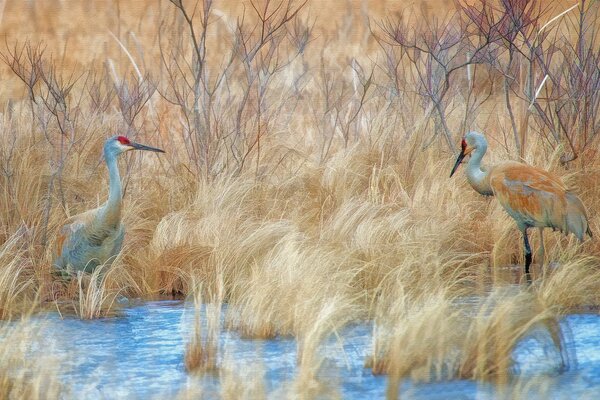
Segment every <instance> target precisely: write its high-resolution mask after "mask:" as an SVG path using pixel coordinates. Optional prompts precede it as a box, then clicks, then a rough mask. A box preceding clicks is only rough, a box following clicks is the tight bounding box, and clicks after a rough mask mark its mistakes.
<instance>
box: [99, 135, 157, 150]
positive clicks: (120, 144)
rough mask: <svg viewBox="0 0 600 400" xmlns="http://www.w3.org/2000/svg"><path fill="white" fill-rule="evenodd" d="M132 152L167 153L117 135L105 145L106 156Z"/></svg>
mask: <svg viewBox="0 0 600 400" xmlns="http://www.w3.org/2000/svg"><path fill="white" fill-rule="evenodd" d="M130 150H146V151H154V152H157V153H164V152H165V151H164V150H162V149H158V148H156V147H151V146H146V145H144V144H141V143H136V142H134V141H131V140H130V139H129V138H128V137H126V136H120V135H115V136H113V137H111V138H109V139H108V140H107V141H106V143H105V144H104V151H105V154H107V153H112V155H119V154H121V153H124V152H126V151H130Z"/></svg>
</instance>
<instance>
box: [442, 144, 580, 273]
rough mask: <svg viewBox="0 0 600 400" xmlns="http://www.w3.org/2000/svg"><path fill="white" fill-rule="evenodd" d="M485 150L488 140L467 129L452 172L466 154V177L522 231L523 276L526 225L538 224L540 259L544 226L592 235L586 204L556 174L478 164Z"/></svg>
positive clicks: (522, 166)
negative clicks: (492, 198)
mask: <svg viewBox="0 0 600 400" xmlns="http://www.w3.org/2000/svg"><path fill="white" fill-rule="evenodd" d="M486 150H487V140H486V139H485V137H484V136H483V135H482V134H480V133H477V132H469V133H467V134H466V135H465V136H464V138H463V139H462V142H461V152H460V155H459V156H458V159H457V160H456V163H455V164H454V168H452V172H451V173H450V177H452V175H454V173H455V172H456V170H457V169H458V167H459V165H460V164H461V163H462V160H463V158H465V156H466V155H468V154H471V153H472V156H471V159H470V160H469V162H468V163H467V167H466V168H467V170H466V174H467V180H468V181H469V183H470V184H471V186H472V187H473V189H475V190H476V191H477V192H478V193H481V194H483V195H486V196H495V197H496V198H497V199H498V201H499V202H500V204H501V205H502V207H503V208H504V210H506V212H507V213H508V215H510V216H511V217H512V218H513V219H514V220H515V222H516V223H517V227H518V228H519V230H520V231H521V233H522V234H523V246H524V253H525V276H526V277H527V280H528V281H529V280H530V279H531V278H530V275H529V265H530V264H531V247H530V246H529V239H528V237H527V229H529V228H534V227H535V228H538V229H539V232H540V249H539V253H538V256H539V257H540V263H541V264H543V260H544V237H543V231H544V228H546V227H548V228H552V229H554V230H556V229H558V230H560V231H561V232H563V233H565V234H567V235H568V234H569V233H573V234H574V235H575V236H576V237H577V239H579V241H583V239H584V235H585V234H586V233H587V234H588V235H589V236H590V237H592V231H591V230H590V227H589V223H588V217H587V212H586V209H585V206H584V205H583V203H582V202H581V200H580V199H579V197H577V196H576V195H575V194H573V193H572V192H571V191H570V190H569V189H567V188H566V187H565V185H564V184H563V182H562V181H561V180H560V178H558V177H557V176H555V175H553V174H551V173H549V172H547V171H544V170H541V169H539V168H535V167H532V166H530V165H526V164H522V163H519V162H515V161H507V162H503V163H500V164H497V165H494V166H491V167H489V168H485V167H483V168H482V167H481V159H482V158H483V156H484V155H485V152H486Z"/></svg>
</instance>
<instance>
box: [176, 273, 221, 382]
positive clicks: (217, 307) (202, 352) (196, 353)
mask: <svg viewBox="0 0 600 400" xmlns="http://www.w3.org/2000/svg"><path fill="white" fill-rule="evenodd" d="M188 278H189V279H190V286H191V293H192V295H191V297H192V299H193V304H194V325H193V332H192V334H191V337H190V339H189V342H188V344H187V346H186V350H185V357H184V362H185V368H186V370H187V371H188V372H193V373H207V372H208V373H218V371H219V367H220V366H219V346H220V344H219V337H220V332H221V329H222V328H221V309H222V306H223V286H222V284H221V285H219V288H218V289H217V290H218V291H217V292H216V293H214V292H213V293H211V294H210V300H209V301H208V302H206V303H205V302H203V287H202V280H201V279H200V278H199V277H198V276H195V275H191V276H189V277H188ZM204 296H206V294H204ZM205 298H206V297H205ZM203 316H204V318H203ZM203 332H204V333H203Z"/></svg>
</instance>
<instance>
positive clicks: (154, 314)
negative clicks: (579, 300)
mask: <svg viewBox="0 0 600 400" xmlns="http://www.w3.org/2000/svg"><path fill="white" fill-rule="evenodd" d="M193 318H194V313H193V307H190V305H189V304H188V305H186V303H184V302H181V301H158V302H146V303H141V304H137V305H134V306H128V307H125V308H123V310H122V312H121V315H120V316H119V317H114V318H106V319H97V320H92V321H81V320H79V319H70V318H67V319H60V318H59V317H58V316H57V315H55V314H50V315H49V316H47V317H45V318H43V319H42V320H40V327H41V328H40V329H41V332H40V333H41V335H40V339H39V341H37V342H34V343H32V344H31V348H30V351H31V352H32V356H33V355H34V354H35V352H36V351H38V350H39V349H40V348H43V349H44V351H45V353H50V354H54V355H56V356H57V357H58V358H60V359H61V360H62V361H61V365H60V367H59V368H60V370H61V371H62V372H61V374H62V377H63V380H64V382H65V383H67V384H68V386H71V395H72V396H73V397H75V398H88V399H92V398H165V397H167V398H171V397H173V396H174V395H175V394H177V393H178V392H180V391H182V390H184V389H185V388H189V387H194V386H195V385H201V386H202V387H203V392H204V393H205V395H208V397H209V398H212V397H213V396H214V397H216V396H217V394H218V390H219V387H218V385H219V384H218V380H217V378H216V377H215V376H212V375H204V376H203V377H195V376H190V375H188V374H187V373H186V372H185V368H184V364H183V354H184V350H185V343H186V342H187V338H188V337H189V335H190V333H191V332H192V324H193ZM562 326H563V331H564V334H565V340H566V342H567V354H568V355H569V356H570V360H569V369H568V370H567V371H566V372H562V373H561V372H559V368H560V365H557V361H556V360H557V357H556V354H554V355H553V354H550V353H551V352H553V351H554V352H555V350H554V349H553V348H549V346H547V345H545V344H544V343H545V342H544V341H543V340H537V339H539V337H540V333H539V332H538V334H534V335H532V336H530V337H528V338H526V339H524V340H523V341H521V343H519V345H518V346H517V349H516V351H515V355H514V357H515V360H516V368H515V373H516V375H517V376H520V377H525V378H528V377H536V376H540V375H543V376H545V377H547V378H546V380H545V384H550V385H551V386H550V390H549V393H551V394H552V398H578V397H580V395H584V394H585V395H587V396H588V398H589V395H590V393H596V390H597V393H598V394H599V395H600V317H599V316H598V315H590V314H579V315H571V316H568V317H566V318H565V319H564V320H563V322H562ZM341 337H342V342H340V341H339V340H338V339H335V338H332V339H331V340H330V341H328V342H327V344H326V345H325V346H324V349H323V352H322V353H321V354H323V355H324V356H325V363H326V368H323V369H322V370H323V371H324V372H322V374H321V375H320V377H321V378H322V379H323V380H324V381H326V382H332V386H333V387H334V388H338V389H339V390H341V395H342V397H343V398H345V399H365V398H383V397H385V389H386V385H387V378H386V377H384V376H373V375H372V373H371V371H370V370H369V369H366V368H364V367H363V364H364V360H365V357H366V356H368V355H369V354H370V346H371V327H370V326H368V325H353V326H350V327H348V328H346V329H345V330H344V331H343V332H342V333H341ZM220 346H221V351H223V352H224V353H226V354H228V355H229V356H230V358H231V360H233V361H232V362H231V363H232V364H231V363H230V364H229V365H233V366H234V367H235V368H236V369H238V370H239V372H240V373H248V371H250V372H253V371H260V370H261V369H262V370H263V371H264V384H265V387H266V389H267V392H268V393H269V394H270V397H271V398H279V397H280V396H278V394H277V393H278V391H280V390H285V389H284V388H285V386H286V385H289V384H291V382H292V380H293V379H294V376H295V372H296V368H297V366H296V351H297V348H296V341H295V340H294V339H293V338H277V339H276V340H246V339H241V338H240V337H239V335H238V334H237V333H235V332H229V331H223V332H222V334H221V337H220ZM259 379H261V378H260V377H259ZM531 386H532V391H533V393H532V394H531V396H529V397H530V398H535V397H536V395H535V393H536V392H537V391H538V387H537V386H536V385H535V384H534V385H531ZM505 389H506V388H505ZM508 390H510V387H509V388H508ZM401 392H402V395H403V396H402V397H403V398H415V399H425V398H427V399H448V398H459V399H492V398H496V397H497V396H498V388H495V387H493V386H492V385H486V384H477V383H475V382H472V381H461V380H454V381H448V382H440V383H427V384H423V383H422V384H418V383H413V382H411V381H409V380H406V381H404V382H403V384H402V387H401ZM521 392H522V391H521ZM279 393H281V392H279ZM537 397H539V398H546V396H545V395H541V394H538V395H537Z"/></svg>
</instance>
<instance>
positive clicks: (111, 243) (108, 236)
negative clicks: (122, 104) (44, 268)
mask: <svg viewBox="0 0 600 400" xmlns="http://www.w3.org/2000/svg"><path fill="white" fill-rule="evenodd" d="M129 150H147V151H155V152H160V153H164V151H163V150H161V149H157V148H155V147H150V146H145V145H143V144H139V143H134V142H132V141H130V140H129V139H128V138H126V137H125V136H113V137H111V138H109V139H107V140H106V142H105V143H104V159H105V160H106V165H107V167H108V174H109V175H108V176H109V192H108V200H107V201H106V203H105V204H104V205H103V206H101V207H99V208H95V209H93V210H89V211H86V212H84V213H81V214H78V215H75V216H73V217H71V218H70V219H69V221H67V224H66V225H64V226H63V227H62V229H61V231H60V233H59V235H58V238H57V242H56V254H55V259H54V262H53V265H54V267H55V268H57V269H58V270H59V271H65V272H67V273H71V272H74V271H83V272H92V271H93V270H94V269H95V268H96V267H97V266H98V265H103V264H109V263H110V262H112V260H113V259H114V257H115V256H116V255H117V254H118V253H119V251H121V246H122V244H123V237H124V236H125V228H124V227H123V224H121V206H122V200H123V199H122V192H121V178H120V176H119V166H118V164H117V157H118V156H119V155H120V154H122V153H124V152H126V151H129Z"/></svg>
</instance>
